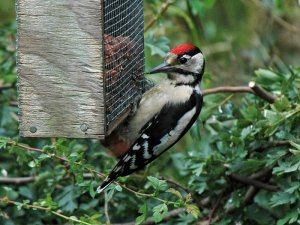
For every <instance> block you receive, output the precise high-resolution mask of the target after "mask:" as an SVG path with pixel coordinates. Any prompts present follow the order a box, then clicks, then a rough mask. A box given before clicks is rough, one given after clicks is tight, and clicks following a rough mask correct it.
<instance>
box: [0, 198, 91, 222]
mask: <svg viewBox="0 0 300 225" xmlns="http://www.w3.org/2000/svg"><path fill="white" fill-rule="evenodd" d="M0 202H1V203H6V204H11V205H15V206H18V208H25V209H26V208H27V209H37V210H41V211H45V212H50V213H52V214H54V215H56V216H59V217H60V218H63V219H65V220H67V221H70V222H76V223H80V224H85V225H92V224H91V223H87V222H84V221H82V220H78V219H77V218H75V217H74V216H71V217H69V216H66V215H63V214H62V213H60V212H58V211H54V210H52V209H51V207H43V206H40V205H31V204H28V203H20V202H15V201H12V200H9V199H8V198H0Z"/></svg>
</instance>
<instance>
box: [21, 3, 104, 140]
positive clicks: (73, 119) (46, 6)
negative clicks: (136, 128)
mask: <svg viewBox="0 0 300 225" xmlns="http://www.w3.org/2000/svg"><path fill="white" fill-rule="evenodd" d="M101 7H102V4H101V0H76V1H74V0H47V1H44V0H18V1H17V21H18V42H17V43H18V44H17V45H18V56H17V61H18V79H19V80H18V82H19V108H20V134H21V135H22V136H27V137H34V136H37V137H73V138H83V137H88V138H104V134H105V130H104V129H105V118H104V117H105V115H104V102H103V101H104V97H103V95H104V93H103V90H104V89H103V86H104V85H103V76H102V74H103V73H102V71H103V67H102V65H103V63H102V61H103V57H102V25H101V24H102V9H101Z"/></svg>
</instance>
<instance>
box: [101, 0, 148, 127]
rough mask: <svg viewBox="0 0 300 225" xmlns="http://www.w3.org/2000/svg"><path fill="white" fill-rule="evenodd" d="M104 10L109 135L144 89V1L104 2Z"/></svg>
mask: <svg viewBox="0 0 300 225" xmlns="http://www.w3.org/2000/svg"><path fill="white" fill-rule="evenodd" d="M103 7H104V36H103V38H104V39H103V40H104V48H105V50H104V58H105V59H104V65H105V85H106V89H105V90H106V96H105V97H106V98H105V102H106V124H107V126H108V127H107V128H108V132H110V131H111V130H113V129H114V127H115V126H116V125H117V124H118V123H117V122H116V121H117V120H118V119H119V118H120V117H121V116H122V114H123V113H126V112H127V113H128V110H129V109H130V106H131V104H133V103H134V102H135V101H136V100H137V98H139V96H140V95H141V94H142V92H143V90H144V75H143V71H144V39H143V37H144V33H143V31H144V29H143V27H144V21H143V2H142V1H140V0H135V1H132V0H125V1H124V0H105V1H104V5H103ZM114 122H115V124H114Z"/></svg>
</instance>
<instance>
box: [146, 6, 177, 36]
mask: <svg viewBox="0 0 300 225" xmlns="http://www.w3.org/2000/svg"><path fill="white" fill-rule="evenodd" d="M173 3H174V1H167V2H165V3H164V4H163V5H162V7H161V8H160V10H159V11H158V13H157V14H156V16H154V17H152V19H151V20H150V22H149V23H148V24H147V25H146V27H145V31H144V32H145V33H146V32H147V31H148V30H149V29H150V28H151V27H152V26H153V25H154V24H155V23H156V22H157V20H158V19H159V17H160V16H161V15H162V14H164V13H165V12H166V11H167V9H168V8H169V7H170V5H172V4H173Z"/></svg>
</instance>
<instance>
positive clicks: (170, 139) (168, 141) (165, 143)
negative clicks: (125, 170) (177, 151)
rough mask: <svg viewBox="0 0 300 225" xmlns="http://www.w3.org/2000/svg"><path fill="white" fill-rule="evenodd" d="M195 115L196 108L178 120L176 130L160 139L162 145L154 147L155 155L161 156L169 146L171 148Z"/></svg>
mask: <svg viewBox="0 0 300 225" xmlns="http://www.w3.org/2000/svg"><path fill="white" fill-rule="evenodd" d="M195 113H196V108H195V107H194V108H193V109H191V110H190V111H188V112H187V113H185V114H184V115H183V117H181V119H180V120H178V123H177V125H176V127H175V128H174V130H172V131H170V132H169V133H168V134H166V135H165V136H163V137H162V138H161V139H160V144H158V145H156V146H154V148H153V154H154V155H159V154H160V153H162V151H163V150H165V149H167V148H168V147H169V146H171V145H172V144H173V143H174V142H175V141H176V140H177V139H178V138H179V136H180V135H181V133H182V132H183V130H184V129H185V128H186V126H187V125H188V124H189V122H190V121H191V119H192V118H193V116H194V115H195Z"/></svg>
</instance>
